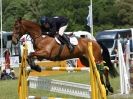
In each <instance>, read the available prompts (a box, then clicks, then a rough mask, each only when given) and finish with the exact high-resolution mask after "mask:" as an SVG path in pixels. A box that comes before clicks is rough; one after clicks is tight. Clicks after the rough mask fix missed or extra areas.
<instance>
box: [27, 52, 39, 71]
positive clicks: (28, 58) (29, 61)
mask: <svg viewBox="0 0 133 99" xmlns="http://www.w3.org/2000/svg"><path fill="white" fill-rule="evenodd" d="M34 60H35V59H34V58H32V57H31V56H30V55H29V56H28V57H27V62H28V64H29V65H30V67H31V69H33V70H35V71H38V72H41V67H39V66H38V65H36V64H35V62H34Z"/></svg>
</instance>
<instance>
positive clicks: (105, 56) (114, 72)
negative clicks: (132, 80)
mask: <svg viewBox="0 0 133 99" xmlns="http://www.w3.org/2000/svg"><path fill="white" fill-rule="evenodd" d="M97 42H98V44H99V45H100V46H101V48H102V49H103V51H102V56H103V60H104V61H105V62H106V63H105V65H106V66H108V67H109V73H110V75H111V77H116V76H118V75H119V74H118V72H117V70H116V68H115V67H114V65H113V63H112V62H111V58H110V54H109V51H108V49H107V48H106V47H105V46H104V45H103V44H102V43H101V42H100V41H97Z"/></svg>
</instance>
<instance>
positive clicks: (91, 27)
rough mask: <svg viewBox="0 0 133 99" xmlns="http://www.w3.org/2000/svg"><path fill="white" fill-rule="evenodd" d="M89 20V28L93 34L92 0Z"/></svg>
mask: <svg viewBox="0 0 133 99" xmlns="http://www.w3.org/2000/svg"><path fill="white" fill-rule="evenodd" d="M90 9H91V11H90V15H91V16H90V18H91V19H90V20H91V25H90V29H91V34H92V35H93V13H92V0H90Z"/></svg>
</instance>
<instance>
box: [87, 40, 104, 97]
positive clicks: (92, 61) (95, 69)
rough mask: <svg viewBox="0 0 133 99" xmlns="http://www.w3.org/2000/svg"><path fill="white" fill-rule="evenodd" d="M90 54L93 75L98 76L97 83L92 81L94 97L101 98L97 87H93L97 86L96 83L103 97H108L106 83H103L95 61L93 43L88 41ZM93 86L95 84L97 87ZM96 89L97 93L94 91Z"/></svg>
mask: <svg viewBox="0 0 133 99" xmlns="http://www.w3.org/2000/svg"><path fill="white" fill-rule="evenodd" d="M88 54H89V55H88V56H89V60H90V61H89V62H90V63H91V66H90V67H91V68H92V72H93V73H94V75H93V77H94V78H95V77H96V82H95V84H93V83H94V82H93V81H91V85H92V90H93V91H92V99H99V97H98V94H97V91H96V89H97V88H96V89H93V88H95V87H96V84H98V88H99V91H100V95H101V99H106V90H105V87H104V85H102V83H101V80H100V75H99V72H98V70H97V68H96V63H95V61H94V57H93V52H92V43H91V42H90V43H88ZM94 81H95V80H94ZM93 86H95V87H93ZM94 90H95V92H96V93H95V92H94ZM93 92H94V93H93ZM93 94H97V95H93ZM93 97H94V98H93Z"/></svg>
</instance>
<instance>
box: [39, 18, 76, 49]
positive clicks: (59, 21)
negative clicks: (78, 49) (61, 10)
mask: <svg viewBox="0 0 133 99" xmlns="http://www.w3.org/2000/svg"><path fill="white" fill-rule="evenodd" d="M40 23H41V28H42V32H46V31H45V30H48V32H49V35H51V36H54V35H55V34H56V32H58V34H59V35H58V37H57V38H58V39H59V40H60V41H61V42H63V43H66V44H67V46H68V48H69V49H70V52H72V51H73V49H74V46H73V45H72V44H71V43H70V40H69V38H68V36H67V35H65V34H64V31H65V30H66V28H67V26H68V19H67V18H65V17H63V16H57V17H51V18H50V17H46V16H43V17H41V18H40Z"/></svg>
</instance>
